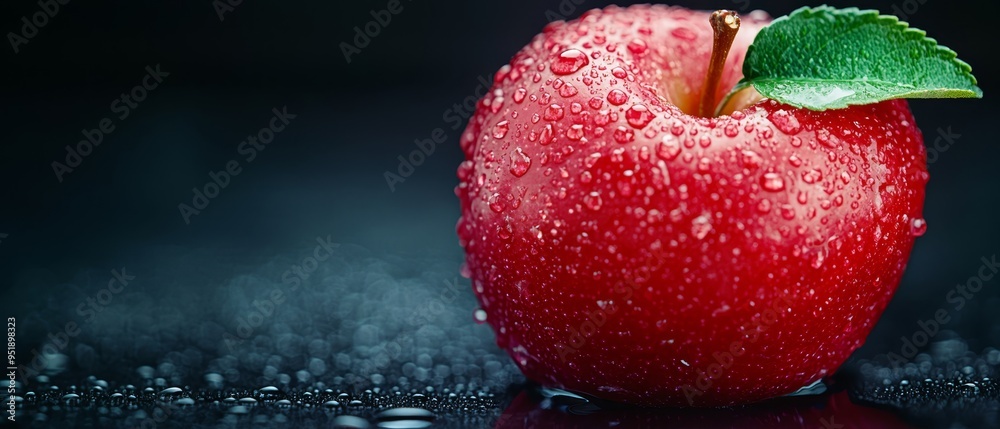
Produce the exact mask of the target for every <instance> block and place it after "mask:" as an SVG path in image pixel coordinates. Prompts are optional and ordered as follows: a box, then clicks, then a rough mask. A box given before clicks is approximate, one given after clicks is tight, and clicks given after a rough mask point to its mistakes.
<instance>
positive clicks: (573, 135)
mask: <svg viewBox="0 0 1000 429" xmlns="http://www.w3.org/2000/svg"><path fill="white" fill-rule="evenodd" d="M582 137H583V125H582V124H573V125H571V126H570V127H569V129H568V130H566V138H568V139H570V140H573V141H577V140H580V139H581V138H582Z"/></svg>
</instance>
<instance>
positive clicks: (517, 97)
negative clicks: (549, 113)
mask: <svg viewBox="0 0 1000 429" xmlns="http://www.w3.org/2000/svg"><path fill="white" fill-rule="evenodd" d="M525 95H528V90H526V89H524V88H518V89H517V90H516V91H514V102H515V103H518V104H520V103H521V102H522V101H524V96H525Z"/></svg>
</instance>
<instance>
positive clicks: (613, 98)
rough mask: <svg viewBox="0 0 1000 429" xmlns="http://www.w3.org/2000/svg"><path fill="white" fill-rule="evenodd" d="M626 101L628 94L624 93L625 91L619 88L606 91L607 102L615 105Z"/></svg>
mask: <svg viewBox="0 0 1000 429" xmlns="http://www.w3.org/2000/svg"><path fill="white" fill-rule="evenodd" d="M626 101H628V94H625V92H624V91H622V90H620V89H612V90H611V92H609V93H608V103H611V104H613V105H615V106H621V105H622V104H625V102H626Z"/></svg>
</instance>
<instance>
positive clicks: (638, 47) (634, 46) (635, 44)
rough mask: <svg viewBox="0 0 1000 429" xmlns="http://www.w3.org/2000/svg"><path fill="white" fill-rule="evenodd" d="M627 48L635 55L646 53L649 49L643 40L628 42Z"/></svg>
mask: <svg viewBox="0 0 1000 429" xmlns="http://www.w3.org/2000/svg"><path fill="white" fill-rule="evenodd" d="M627 47H628V50H629V51H632V53H633V54H642V53H645V52H646V49H647V46H646V42H645V41H643V40H642V39H632V41H630V42H628V45H627Z"/></svg>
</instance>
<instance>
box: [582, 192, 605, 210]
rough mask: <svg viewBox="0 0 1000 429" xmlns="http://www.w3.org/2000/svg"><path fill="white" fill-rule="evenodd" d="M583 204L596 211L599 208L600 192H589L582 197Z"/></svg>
mask: <svg viewBox="0 0 1000 429" xmlns="http://www.w3.org/2000/svg"><path fill="white" fill-rule="evenodd" d="M583 204H584V205H585V206H587V208H588V209H591V210H594V211H597V210H600V209H601V204H602V201H601V194H599V193H597V192H591V193H589V194H587V195H585V196H584V197H583Z"/></svg>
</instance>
